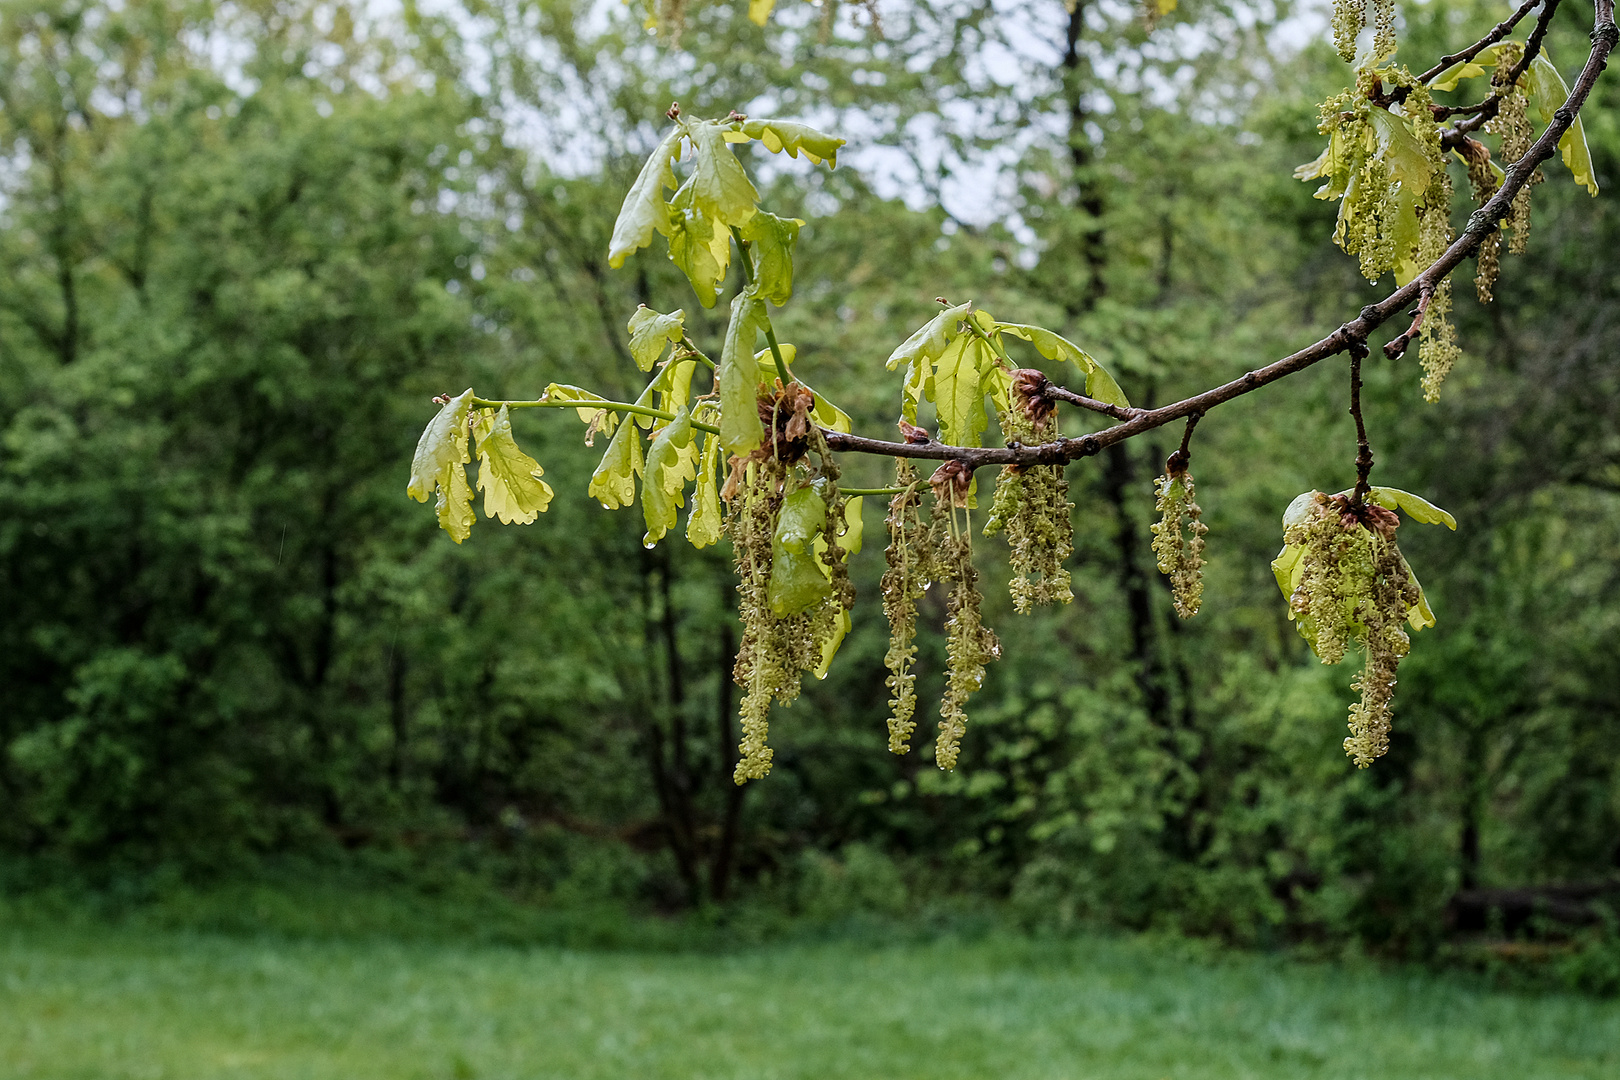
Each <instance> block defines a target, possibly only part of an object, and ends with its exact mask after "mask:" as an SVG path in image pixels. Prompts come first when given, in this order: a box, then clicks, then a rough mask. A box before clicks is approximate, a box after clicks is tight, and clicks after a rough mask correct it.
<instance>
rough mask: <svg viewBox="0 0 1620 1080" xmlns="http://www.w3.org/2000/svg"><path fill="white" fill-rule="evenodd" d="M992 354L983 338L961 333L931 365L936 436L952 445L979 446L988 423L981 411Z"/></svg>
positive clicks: (992, 358)
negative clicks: (932, 365)
mask: <svg viewBox="0 0 1620 1080" xmlns="http://www.w3.org/2000/svg"><path fill="white" fill-rule="evenodd" d="M995 366H996V360H995V355H994V354H993V353H992V352H991V351H990V347H989V346H988V345H986V344H985V343H984V341H983V340H982V339H980V338H979V337H977V336H975V335H970V334H962V335H959V336H958V337H957V338H956V340H954V341H952V342H951V343H950V344H949V345H947V346H946V347H945V351H944V352H942V353H940V355H939V359H938V360H937V361H936V362H935V364H934V379H933V385H934V396H933V400H934V410H935V413H936V414H937V415H938V417H939V435H940V438H941V439H942V440H944V441H945V442H948V443H950V444H951V445H953V446H978V445H979V436H980V434H981V433H983V431H984V429H985V427H986V426H987V425H988V424H989V417H987V416H986V415H985V411H984V395H985V391H986V386H985V382H986V376H987V374H988V373H989V372H990V371H991V370H993V369H994V368H995Z"/></svg>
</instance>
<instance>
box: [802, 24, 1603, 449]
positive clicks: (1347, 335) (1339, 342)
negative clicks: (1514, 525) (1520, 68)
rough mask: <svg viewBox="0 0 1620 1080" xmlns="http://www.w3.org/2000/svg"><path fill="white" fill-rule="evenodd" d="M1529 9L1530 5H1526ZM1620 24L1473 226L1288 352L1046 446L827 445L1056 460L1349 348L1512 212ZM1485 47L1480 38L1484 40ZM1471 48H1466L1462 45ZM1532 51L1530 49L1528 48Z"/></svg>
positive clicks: (1587, 90) (1579, 103)
mask: <svg viewBox="0 0 1620 1080" xmlns="http://www.w3.org/2000/svg"><path fill="white" fill-rule="evenodd" d="M1526 10H1528V9H1526ZM1616 38H1620V29H1617V28H1616V27H1615V24H1614V0H1597V10H1596V17H1595V19H1594V26H1593V30H1592V51H1591V52H1590V53H1589V54H1588V56H1587V58H1586V64H1585V66H1583V67H1582V68H1581V73H1580V75H1579V76H1578V77H1577V78H1576V80H1575V85H1574V86H1573V87H1572V88H1571V89H1570V92H1569V98H1568V100H1566V101H1565V102H1564V104H1563V105H1562V106H1560V107H1559V108H1558V110H1557V111H1556V112H1555V113H1554V114H1553V120H1552V123H1550V124H1548V125H1547V129H1546V130H1545V131H1543V132H1542V133H1541V137H1540V138H1539V139H1537V140H1536V141H1535V143H1534V144H1532V145H1531V147H1530V149H1529V150H1528V151H1526V152H1525V155H1524V156H1523V157H1522V158H1520V159H1519V160H1518V161H1517V162H1515V163H1514V164H1513V165H1512V167H1511V168H1510V169H1509V170H1508V173H1507V178H1506V179H1505V180H1504V181H1503V182H1502V186H1501V187H1499V188H1497V189H1496V193H1495V194H1494V195H1492V196H1491V197H1490V199H1488V200H1486V202H1485V205H1484V206H1481V207H1480V208H1479V209H1478V210H1476V211H1474V213H1473V214H1471V215H1470V216H1469V218H1468V226H1467V228H1465V229H1464V230H1463V232H1462V234H1461V235H1460V236H1458V237H1457V239H1455V240H1454V241H1452V243H1451V246H1450V247H1448V248H1446V250H1445V251H1444V252H1443V253H1442V254H1441V256H1440V257H1439V258H1438V259H1436V260H1435V261H1434V262H1433V263H1431V264H1430V265H1429V266H1428V268H1427V269H1425V270H1424V271H1423V272H1422V273H1420V274H1418V275H1417V277H1415V278H1413V279H1412V280H1411V281H1409V282H1407V283H1406V284H1405V285H1403V286H1402V287H1400V288H1398V289H1396V290H1395V291H1394V292H1392V293H1390V294H1389V295H1388V296H1386V297H1385V298H1384V299H1383V300H1381V301H1379V302H1378V303H1376V304H1369V305H1368V306H1367V307H1364V308H1362V309H1361V313H1360V314H1359V315H1358V316H1357V317H1356V318H1354V319H1351V320H1350V321H1349V322H1346V323H1344V324H1343V325H1341V326H1340V327H1339V328H1338V329H1336V330H1334V331H1333V333H1331V334H1329V335H1328V336H1327V337H1325V338H1322V339H1321V340H1320V341H1317V342H1316V343H1314V344H1312V345H1308V346H1306V347H1305V348H1303V349H1301V350H1299V351H1298V352H1296V353H1293V354H1291V355H1289V356H1285V357H1283V358H1282V359H1281V360H1277V361H1275V362H1274V363H1271V364H1268V365H1266V366H1265V367H1262V368H1257V369H1256V370H1254V371H1250V372H1248V373H1247V374H1245V375H1243V376H1242V377H1240V378H1237V379H1234V380H1232V381H1231V382H1229V383H1225V384H1223V385H1221V386H1217V387H1214V388H1212V389H1210V390H1206V391H1204V392H1203V393H1201V394H1195V395H1194V396H1192V397H1189V398H1184V399H1183V400H1181V401H1177V402H1174V403H1172V404H1170V405H1165V406H1163V407H1162V408H1158V409H1147V410H1140V411H1139V412H1138V415H1136V416H1135V417H1133V418H1131V419H1129V420H1127V421H1125V422H1124V423H1120V424H1116V425H1115V426H1113V427H1111V428H1106V429H1104V430H1102V431H1099V432H1096V433H1094V434H1090V435H1081V436H1079V437H1077V438H1072V439H1059V440H1056V441H1055V442H1050V443H1045V444H1043V445H1041V446H1017V447H967V446H948V445H946V444H944V443H937V442H929V443H922V444H906V443H891V442H885V441H883V440H881V439H868V438H866V437H864V436H860V435H846V434H843V433H841V432H836V431H829V430H825V429H823V432H822V433H823V435H824V436H825V438H826V440H827V445H828V447H830V448H831V449H833V450H843V451H849V452H853V453H863V454H879V455H883V456H886V457H903V458H924V459H929V460H934V461H960V462H962V463H963V464H965V465H968V466H969V467H971V468H975V469H976V468H980V467H982V466H985V465H1057V464H1063V463H1065V462H1069V461H1076V460H1078V459H1080V458H1085V457H1091V456H1092V455H1094V454H1097V453H1098V452H1100V451H1101V450H1103V449H1104V448H1106V447H1109V446H1112V445H1114V444H1115V443H1120V442H1124V441H1125V440H1126V439H1131V438H1135V437H1136V436H1138V435H1141V434H1143V433H1144V432H1148V431H1152V430H1154V429H1155V428H1159V427H1163V426H1164V425H1165V424H1169V423H1172V422H1174V421H1176V420H1180V419H1183V418H1184V417H1188V416H1191V415H1193V414H1194V413H1205V412H1208V411H1209V410H1210V409H1212V408H1214V407H1215V406H1217V405H1221V404H1224V403H1225V402H1228V401H1231V400H1232V399H1233V398H1238V397H1242V396H1243V395H1244V394H1248V393H1252V392H1253V391H1255V390H1258V389H1260V387H1262V386H1266V385H1268V384H1270V383H1274V382H1276V381H1277V380H1278V379H1281V378H1284V377H1286V376H1288V375H1292V374H1294V373H1295V372H1297V371H1303V370H1305V369H1306V368H1308V367H1310V366H1312V365H1313V364H1316V363H1318V362H1320V361H1322V360H1325V359H1327V358H1328V357H1330V356H1335V355H1337V354H1338V353H1341V352H1343V351H1345V350H1346V349H1348V348H1350V347H1351V345H1352V344H1357V343H1360V344H1365V342H1366V340H1367V336H1368V335H1369V334H1370V333H1372V331H1373V330H1375V329H1377V328H1378V327H1379V326H1381V325H1383V324H1384V323H1385V322H1387V321H1389V320H1390V319H1391V318H1393V317H1394V315H1395V314H1396V313H1397V312H1399V311H1401V310H1402V309H1403V308H1405V307H1406V306H1407V305H1409V304H1411V303H1413V302H1414V301H1416V300H1418V299H1420V298H1421V297H1422V295H1423V293H1424V292H1425V291H1428V292H1432V291H1433V290H1434V288H1435V286H1436V285H1438V284H1439V283H1440V282H1441V280H1443V279H1444V278H1445V276H1446V275H1447V274H1449V273H1451V271H1452V270H1454V269H1455V268H1456V267H1457V265H1458V264H1459V263H1461V262H1462V261H1463V259H1465V258H1468V257H1469V256H1471V255H1472V254H1474V252H1475V251H1476V250H1478V248H1479V245H1480V243H1481V242H1482V241H1483V240H1484V239H1485V238H1486V237H1487V236H1489V235H1490V233H1491V232H1492V231H1494V230H1495V229H1496V227H1497V223H1498V222H1500V221H1501V220H1502V218H1503V217H1505V216H1506V215H1507V213H1508V210H1509V208H1510V206H1511V204H1512V202H1513V197H1514V196H1515V195H1517V194H1518V193H1519V191H1520V189H1522V188H1523V187H1524V186H1525V185H1526V184H1527V183H1529V181H1530V177H1531V175H1532V174H1533V173H1534V172H1535V170H1536V168H1537V166H1539V165H1540V164H1541V163H1542V162H1543V161H1546V160H1547V159H1548V158H1550V157H1551V156H1552V155H1553V152H1554V151H1555V150H1556V149H1557V146H1558V140H1559V139H1560V138H1561V137H1562V136H1563V134H1564V132H1566V131H1568V130H1569V127H1570V125H1571V124H1573V123H1574V122H1575V117H1576V116H1577V115H1578V114H1579V113H1580V110H1581V108H1582V107H1583V106H1584V105H1585V104H1586V99H1587V98H1588V97H1589V96H1590V95H1591V93H1592V87H1593V86H1594V85H1595V84H1596V83H1597V80H1598V76H1600V75H1602V74H1603V70H1604V68H1605V67H1606V66H1607V63H1608V58H1609V54H1610V52H1612V51H1613V50H1614V47H1615V41H1616ZM1481 47H1483V46H1481ZM1465 51H1466V50H1465ZM1527 51H1528V50H1527Z"/></svg>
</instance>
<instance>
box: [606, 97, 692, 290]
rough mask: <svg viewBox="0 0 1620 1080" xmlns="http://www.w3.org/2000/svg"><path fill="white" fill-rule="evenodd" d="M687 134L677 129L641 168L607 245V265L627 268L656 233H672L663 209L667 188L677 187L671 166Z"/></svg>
mask: <svg viewBox="0 0 1620 1080" xmlns="http://www.w3.org/2000/svg"><path fill="white" fill-rule="evenodd" d="M684 134H685V133H684V132H683V131H682V130H681V129H680V128H676V129H675V130H674V131H671V132H670V133H669V134H668V135H665V136H664V140H663V141H662V142H660V143H659V144H658V147H657V148H656V149H655V150H653V152H652V156H650V157H649V158H647V162H646V164H644V165H643V166H642V167H641V173H640V175H638V176H637V177H636V182H635V183H634V184H632V185H630V191H629V192H628V193H627V194H626V195H625V197H624V205H623V206H621V207H620V208H619V217H618V220H616V221H615V222H614V223H613V239H612V240H611V241H609V242H608V265H609V266H611V267H613V268H614V269H618V268H619V267H621V266H623V265H624V260H625V258H626V257H628V256H629V255H631V254H632V253H633V252H635V251H637V250H639V249H641V248H644V247H646V246H647V245H648V244H650V243H652V237H653V233H654V232H661V233H665V234H666V235H667V234H668V232H669V212H668V211H667V210H666V209H665V208H664V188H666V187H668V188H674V187H675V170H674V169H673V168H671V167H670V163H671V162H673V161H674V160H675V159H676V158H677V157H679V156H680V154H681V139H682V137H683V136H684Z"/></svg>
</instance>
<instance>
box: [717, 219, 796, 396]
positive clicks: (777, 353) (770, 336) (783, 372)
mask: <svg viewBox="0 0 1620 1080" xmlns="http://www.w3.org/2000/svg"><path fill="white" fill-rule="evenodd" d="M731 236H732V239H734V240H736V241H737V250H738V252H739V253H740V254H741V255H742V259H740V260H739V261H740V263H741V264H742V275H743V287H744V288H747V287H748V286H749V285H752V284H753V283H754V264H753V261H752V260H751V259H750V258H749V257H748V241H746V240H744V239H743V238H742V233H741V232H739V231H737V226H735V225H733V226H731ZM760 318H762V319H763V320H764V321H765V343H766V344H767V345H769V346H770V347H771V359H772V360H775V361H776V374H777V376H778V377H780V378H781V380H782V385H783V386H784V387H786V386H787V385H788V384H789V383H791V382H792V381H793V376H792V375H791V374H790V373H789V372H788V367H787V363H786V362H785V361H784V360H783V359H782V346H780V345H778V344H777V343H776V328H775V327H774V326H772V325H771V317H770V315H769V314H768V313H766V312H765V310H764V305H763V304H762V305H760Z"/></svg>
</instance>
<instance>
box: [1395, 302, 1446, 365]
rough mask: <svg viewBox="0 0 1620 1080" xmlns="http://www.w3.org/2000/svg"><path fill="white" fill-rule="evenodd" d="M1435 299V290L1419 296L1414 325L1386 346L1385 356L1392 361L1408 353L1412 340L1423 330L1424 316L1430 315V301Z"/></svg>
mask: <svg viewBox="0 0 1620 1080" xmlns="http://www.w3.org/2000/svg"><path fill="white" fill-rule="evenodd" d="M1433 299H1434V290H1433V289H1424V290H1423V292H1422V293H1421V294H1419V296H1418V302H1417V307H1415V308H1413V309H1412V325H1411V326H1408V327H1407V328H1406V333H1404V334H1402V335H1401V336H1400V337H1397V338H1394V339H1392V340H1391V341H1390V342H1389V343H1388V344H1386V345H1385V346H1384V355H1385V356H1387V357H1389V358H1390V359H1391V360H1395V359H1398V358H1399V357H1401V356H1402V355H1403V354H1405V352H1406V347H1407V346H1408V345H1410V344H1411V343H1412V338H1413V336H1414V335H1416V334H1417V332H1418V331H1419V330H1421V329H1423V316H1424V315H1425V314H1427V313H1428V310H1429V301H1431V300H1433Z"/></svg>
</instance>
